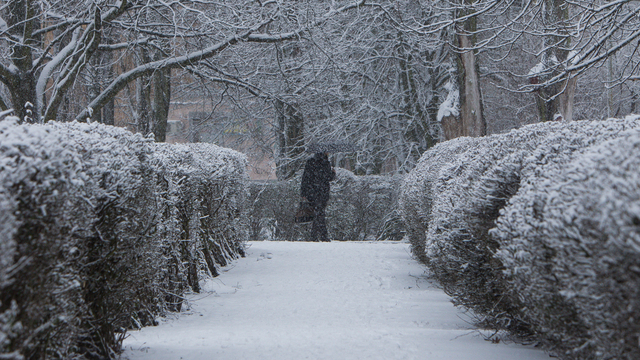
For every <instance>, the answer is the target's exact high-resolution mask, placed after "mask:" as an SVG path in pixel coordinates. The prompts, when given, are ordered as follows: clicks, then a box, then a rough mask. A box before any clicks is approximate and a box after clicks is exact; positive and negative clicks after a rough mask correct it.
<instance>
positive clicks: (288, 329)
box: [123, 242, 549, 360]
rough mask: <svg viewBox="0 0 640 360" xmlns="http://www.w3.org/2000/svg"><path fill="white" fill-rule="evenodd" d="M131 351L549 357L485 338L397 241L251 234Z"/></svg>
mask: <svg viewBox="0 0 640 360" xmlns="http://www.w3.org/2000/svg"><path fill="white" fill-rule="evenodd" d="M249 245H250V248H249V250H248V252H247V257H246V258H244V259H240V260H238V261H236V262H235V263H234V264H233V265H232V266H229V267H227V268H226V269H225V270H227V271H226V272H224V273H223V274H222V275H221V276H219V277H218V278H216V279H213V280H209V281H207V282H205V283H204V284H203V289H204V291H203V293H201V294H196V295H194V296H191V297H190V299H191V300H190V305H191V308H190V310H188V311H185V312H183V313H182V314H180V315H178V316H174V317H173V318H171V319H167V320H165V321H162V322H161V324H160V325H159V326H156V327H148V328H144V329H142V330H141V331H132V332H131V333H130V335H129V337H128V338H127V339H126V340H125V341H124V346H125V352H124V354H123V358H129V359H132V360H133V359H191V360H195V359H445V360H452V359H465V360H467V359H474V360H481V359H487V360H499V359H505V360H507V359H508V360H512V359H518V360H533V359H549V357H548V356H547V355H546V354H545V353H544V352H543V351H541V350H539V349H536V348H532V347H528V346H523V345H517V344H513V343H511V344H504V343H503V342H501V343H499V344H495V343H492V342H489V341H485V340H484V339H483V338H482V337H481V336H480V335H479V333H478V331H475V330H474V329H473V326H472V325H471V324H470V321H469V318H468V316H467V315H465V314H464V313H462V312H461V311H460V310H458V309H456V308H454V307H453V305H452V304H451V303H450V302H449V298H448V297H447V296H446V295H445V294H444V293H443V292H442V291H441V290H439V289H437V288H436V287H435V286H433V285H432V284H431V283H430V282H429V281H427V280H426V279H425V278H424V277H423V274H424V269H423V267H422V266H421V265H420V264H418V263H417V262H416V261H415V260H413V259H411V256H410V252H409V248H408V244H406V243H399V242H331V243H305V242H251V243H249Z"/></svg>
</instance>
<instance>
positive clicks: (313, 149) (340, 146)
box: [307, 142, 357, 154]
mask: <svg viewBox="0 0 640 360" xmlns="http://www.w3.org/2000/svg"><path fill="white" fill-rule="evenodd" d="M356 150H357V149H356V146H355V145H354V144H351V143H347V142H322V143H311V144H309V145H308V146H307V152H309V153H314V154H315V153H330V154H335V153H343V152H355V151H356Z"/></svg>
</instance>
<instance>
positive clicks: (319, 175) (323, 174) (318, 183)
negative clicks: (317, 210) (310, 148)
mask: <svg viewBox="0 0 640 360" xmlns="http://www.w3.org/2000/svg"><path fill="white" fill-rule="evenodd" d="M335 177H336V173H335V171H334V170H333V169H331V163H330V162H329V158H328V157H327V155H326V154H324V153H316V154H315V155H314V156H313V157H312V158H310V159H309V160H307V163H306V164H305V166H304V173H302V184H301V185H300V195H301V196H302V197H305V198H307V200H309V202H311V203H312V204H314V206H320V207H325V206H327V202H328V201H329V190H330V186H331V185H330V184H329V182H330V181H333V179H335Z"/></svg>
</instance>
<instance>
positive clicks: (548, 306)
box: [401, 118, 640, 358]
mask: <svg viewBox="0 0 640 360" xmlns="http://www.w3.org/2000/svg"><path fill="white" fill-rule="evenodd" d="M639 127H640V121H639V120H638V119H637V118H627V119H623V120H615V119H610V120H607V121H595V122H588V121H580V122H570V123H544V124H534V125H530V126H526V127H523V128H520V129H517V130H513V131H511V132H509V133H506V134H499V135H493V136H489V137H486V138H481V139H477V140H475V141H474V142H473V143H472V142H471V140H465V139H457V140H454V141H450V142H447V143H443V144H440V145H438V146H436V147H434V148H433V149H431V150H430V151H428V152H427V153H426V154H425V155H423V158H422V159H421V162H420V164H419V165H418V167H416V169H415V170H414V171H413V172H412V173H411V174H410V175H409V176H408V177H407V178H406V179H405V183H404V184H403V193H402V196H401V208H402V210H403V213H404V216H405V220H406V223H407V227H408V232H409V234H410V239H411V241H412V244H413V251H414V254H415V255H416V257H418V258H419V259H421V260H422V261H424V262H425V263H426V264H427V265H428V266H429V268H430V269H431V270H432V272H433V275H434V277H435V278H436V279H437V280H438V281H439V282H440V283H441V284H442V285H443V287H444V289H445V290H446V291H447V292H448V293H449V294H450V295H451V296H452V297H453V299H454V302H455V303H456V304H459V305H463V306H465V307H467V308H470V309H473V310H474V311H476V312H477V313H479V314H481V319H482V320H484V322H485V324H490V325H492V326H496V327H498V328H507V329H510V330H512V331H515V332H529V331H531V330H533V331H535V332H536V333H537V334H540V335H541V338H542V339H545V340H547V343H553V341H554V340H555V341H558V344H559V343H563V345H562V346H566V347H565V348H564V349H572V350H574V349H577V348H578V347H579V346H582V345H584V346H583V348H582V350H584V352H582V353H580V354H581V355H576V356H577V357H578V358H584V357H585V352H586V353H587V354H591V355H592V356H594V357H597V358H601V357H600V356H599V355H597V354H602V353H604V352H602V351H603V350H602V349H600V348H598V349H597V350H594V349H595V348H596V347H595V346H591V344H590V343H587V342H586V340H585V339H587V337H583V338H575V339H574V340H575V341H573V345H568V344H571V343H572V341H570V339H571V338H570V336H574V334H577V333H580V332H581V331H582V332H583V333H588V334H589V335H590V336H592V337H593V338H594V339H595V334H594V333H591V332H589V331H590V330H587V329H588V325H587V323H589V321H590V323H591V324H596V323H598V320H597V319H594V318H591V319H590V320H588V321H587V320H583V319H582V318H581V317H579V316H578V314H579V313H580V311H582V310H581V308H580V307H578V306H575V305H571V306H569V305H568V304H569V303H568V301H567V300H566V299H567V298H569V297H571V298H575V297H576V296H575V294H576V293H577V292H578V290H577V289H576V288H575V286H578V285H576V282H582V283H585V281H583V279H581V278H579V276H577V275H576V274H579V273H580V272H584V273H586V274H593V273H594V272H595V273H597V272H598V271H596V268H595V267H592V266H591V265H585V264H586V262H584V261H581V260H580V259H579V257H578V256H577V254H576V252H577V251H578V250H579V249H580V248H581V245H580V244H575V239H576V238H581V235H580V234H581V233H582V232H586V233H589V234H594V232H593V230H592V229H591V228H592V227H593V226H594V225H592V224H593V223H594V221H596V220H594V219H593V216H592V215H593V213H588V212H587V211H586V210H584V212H583V213H582V214H583V216H584V217H583V218H580V220H581V221H580V222H578V221H576V217H575V216H573V215H571V214H575V213H576V212H575V211H573V212H572V211H570V208H569V203H564V204H560V203H559V202H558V196H559V195H558V194H559V193H561V190H562V189H563V188H564V187H565V186H566V184H567V182H568V181H570V180H572V181H573V182H574V184H575V186H576V187H577V188H580V189H581V190H580V192H579V193H577V195H575V197H572V201H575V203H576V204H588V203H589V201H588V199H587V197H588V196H592V197H595V198H597V199H599V201H601V203H600V205H598V206H596V207H597V209H595V208H594V209H591V210H589V211H591V212H593V211H596V212H599V214H601V218H602V219H603V220H598V221H600V222H601V223H602V224H604V223H606V224H607V225H601V226H610V225H611V224H612V223H611V222H612V221H620V220H618V219H620V215H615V216H614V212H612V211H609V212H606V213H605V212H604V211H605V209H607V206H608V207H609V208H617V205H615V204H617V203H618V202H623V203H625V204H627V205H628V204H629V202H631V203H633V201H634V199H637V195H636V197H633V196H630V194H632V191H631V190H627V192H628V194H627V195H624V192H625V190H622V189H623V188H625V189H633V188H634V186H637V184H636V185H630V184H633V183H632V181H635V180H633V179H636V178H637V177H636V176H633V177H632V176H630V173H629V174H627V175H625V176H626V177H628V178H629V179H628V180H627V179H625V176H619V177H618V180H617V181H615V180H608V181H606V180H605V179H610V173H611V172H612V171H608V170H603V166H604V164H605V163H606V161H607V157H606V156H601V157H600V159H601V162H602V163H603V164H600V165H597V164H595V160H594V161H591V162H589V161H586V160H583V159H584V156H585V155H582V154H583V153H585V152H590V153H593V152H596V153H603V151H602V150H597V149H600V148H598V147H597V146H598V144H602V143H604V142H606V141H608V140H612V139H616V138H618V137H620V136H622V135H621V134H625V131H627V130H629V129H636V128H639ZM624 136H625V137H628V136H627V135H624ZM448 143H451V144H448ZM464 144H466V145H464ZM602 146H605V145H601V147H602ZM445 151H448V152H450V153H451V154H450V155H448V154H446V153H443V152H445ZM612 151H613V150H612ZM620 152H622V150H620ZM628 152H630V150H629V151H628ZM447 156H448V157H447ZM626 156H627V157H628V156H630V154H627V155H626ZM589 158H594V156H590V157H589ZM620 158H621V159H622V158H624V156H622V155H620ZM621 161H622V160H621ZM569 164H572V165H571V166H573V167H574V170H571V169H572V167H570V166H569ZM607 166H609V165H607ZM611 166H613V165H611ZM575 169H579V170H575ZM631 171H633V170H631ZM585 173H586V174H591V176H595V174H599V175H598V177H597V179H598V180H597V181H601V182H604V183H605V184H606V183H609V184H618V185H612V186H613V187H614V189H616V190H615V191H618V192H619V194H618V195H617V198H613V197H609V196H606V195H604V196H603V194H611V192H609V193H607V192H603V191H595V192H594V191H593V190H592V189H594V185H591V184H589V183H588V182H586V181H585V180H586V179H587V178H588V177H586V175H577V174H585ZM560 174H562V176H560ZM611 179H612V178H611ZM594 181H596V180H594ZM630 182H631V183H630ZM544 184H546V185H544ZM622 184H624V185H622ZM543 185H544V189H545V190H544V192H543V193H541V192H540V191H541V189H542V188H543ZM601 186H606V185H601ZM616 186H618V187H621V188H620V189H619V190H618V187H616ZM551 189H553V190H551ZM587 194H589V195H587ZM545 201H546V202H551V203H554V204H556V203H557V207H556V208H555V209H554V210H553V214H554V215H555V216H557V218H554V219H553V220H551V218H550V216H546V217H545V216H544V215H543V214H546V211H551V210H550V209H549V208H548V205H545V204H546V203H545ZM636 201H637V200H636ZM605 204H607V206H605ZM505 206H506V208H505ZM565 206H567V207H565ZM629 206H631V205H629ZM591 207H593V205H591ZM587 208H589V205H584V207H582V208H581V209H587ZM627 209H629V210H627V215H626V217H624V216H623V217H622V218H623V219H627V224H628V226H631V225H632V224H633V221H632V219H633V216H631V215H629V214H632V213H633V207H631V208H627ZM636 210H637V209H636ZM581 211H582V210H581ZM618 211H620V210H618ZM567 216H569V217H567ZM572 216H573V217H572ZM560 219H562V221H560ZM547 221H552V222H553V224H554V225H553V226H551V225H549V224H545V223H546V222H547ZM496 222H497V223H498V225H499V226H498V230H493V231H490V229H492V228H494V227H495V226H496ZM570 224H573V225H571V226H569V225H570ZM629 224H631V225H629ZM546 228H553V229H555V233H553V234H551V233H545V232H544V231H546V230H544V229H546ZM543 230H544V231H543ZM627 233H628V231H627ZM593 236H594V237H593V239H594V240H593V241H596V240H595V239H599V241H600V243H599V244H602V242H603V241H602V240H601V239H602V237H599V235H593ZM423 239H424V240H423ZM552 239H553V240H557V242H554V243H555V245H556V248H555V249H553V250H551V248H550V247H549V245H548V244H547V242H549V241H551V240H552ZM423 244H424V245H423ZM592 245H593V243H592ZM421 246H424V247H422V248H421ZM582 247H584V246H582ZM569 249H571V250H570V251H569ZM563 251H564V253H563V255H564V256H565V258H564V261H566V262H565V263H564V265H562V266H564V267H565V268H564V269H565V272H564V273H563V274H562V276H564V278H562V281H565V282H566V283H571V284H573V285H572V286H574V287H571V288H567V289H562V288H560V287H559V284H558V282H559V281H561V280H560V279H561V277H559V275H558V274H557V273H554V272H553V271H552V270H551V269H552V268H554V267H557V266H559V265H558V264H557V258H556V256H557V255H556V254H557V253H559V252H563ZM580 251H582V252H583V253H585V250H580ZM603 251H604V250H603ZM607 251H608V250H607ZM496 252H497V253H498V254H499V256H497V257H496V256H494V255H495V254H496ZM592 253H593V252H591V253H587V254H588V255H585V257H587V256H589V255H590V254H592ZM607 258H608V257H604V259H607ZM545 261H546V263H545ZM591 261H595V262H600V263H602V262H603V261H604V262H605V263H607V261H608V260H603V259H602V258H600V259H592V260H591ZM618 263H620V261H618ZM585 266H586V267H585ZM505 268H506V270H505ZM627 268H628V267H627ZM618 270H619V271H622V272H623V273H625V274H626V273H628V272H629V271H628V270H626V268H625V270H622V269H618ZM607 271H612V270H611V269H610V268H609V269H607V270H602V273H606V272H607ZM522 274H527V276H524V275H522ZM556 277H558V279H559V280H553V279H555V278H556ZM589 284H590V285H589V286H596V282H593V283H589ZM636 284H637V283H636ZM601 285H602V284H601V283H599V284H598V285H597V286H601ZM635 286H637V285H635ZM609 290H611V289H609ZM560 291H562V293H560ZM611 291H613V290H611ZM616 294H618V295H615V296H619V297H620V298H623V297H624V296H631V295H630V294H626V293H625V294H622V295H620V294H621V293H620V292H618V293H616ZM590 295H594V293H591V294H590ZM600 295H602V294H599V295H598V296H600ZM611 296H614V295H611ZM590 299H591V300H593V299H594V298H593V297H592V298H590ZM523 302H524V303H523ZM611 304H616V303H615V302H614V301H612V302H611ZM600 305H603V303H600ZM537 306H538V307H537ZM615 306H622V303H617V305H615ZM624 306H626V307H625V309H626V308H628V304H624ZM596 308H597V306H596V305H593V304H592V306H591V307H590V308H588V309H589V310H588V311H587V310H586V308H585V311H587V312H589V311H595V309H596ZM602 315H604V313H600V314H591V316H594V317H597V316H602ZM609 315H611V314H609ZM545 319H546V320H545ZM561 329H565V330H566V331H564V330H561ZM580 329H582V330H580ZM598 330H600V331H602V329H601V328H598V329H597V330H595V329H594V331H598ZM634 331H636V330H634ZM604 333H606V331H604V332H602V334H600V336H601V337H602V336H605V335H603V334H604ZM559 334H564V335H559ZM626 334H627V336H628V335H629V334H630V333H626ZM634 334H635V332H634ZM563 336H566V338H565V337H563ZM606 336H612V334H611V332H609V333H607V335H606ZM633 336H636V335H633ZM619 339H620V338H617V339H616V341H618V340H619ZM634 339H635V340H634V341H635V342H634V343H633V344H635V345H634V346H636V347H637V346H638V342H637V339H636V338H635V337H634ZM581 340H582V342H580V341H581ZM593 341H596V340H593ZM577 342H580V344H577ZM603 343H604V342H603ZM609 345H610V346H614V347H615V346H616V345H614V343H613V342H609ZM601 347H602V348H604V347H606V346H604V345H602V346H601ZM596 351H600V353H598V352H596ZM565 355H566V354H565ZM567 356H569V355H567ZM611 356H613V357H617V356H616V355H611Z"/></svg>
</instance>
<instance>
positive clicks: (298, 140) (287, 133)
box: [275, 100, 304, 180]
mask: <svg viewBox="0 0 640 360" xmlns="http://www.w3.org/2000/svg"><path fill="white" fill-rule="evenodd" d="M275 109H276V138H277V146H278V149H277V151H278V153H277V157H276V177H277V178H278V180H288V179H291V178H292V177H293V176H294V175H295V173H296V171H297V170H299V169H301V168H302V165H303V163H302V159H301V155H302V153H303V152H304V120H303V118H302V114H301V113H300V111H298V109H296V107H295V105H289V104H286V103H284V102H282V101H281V100H276V101H275Z"/></svg>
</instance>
